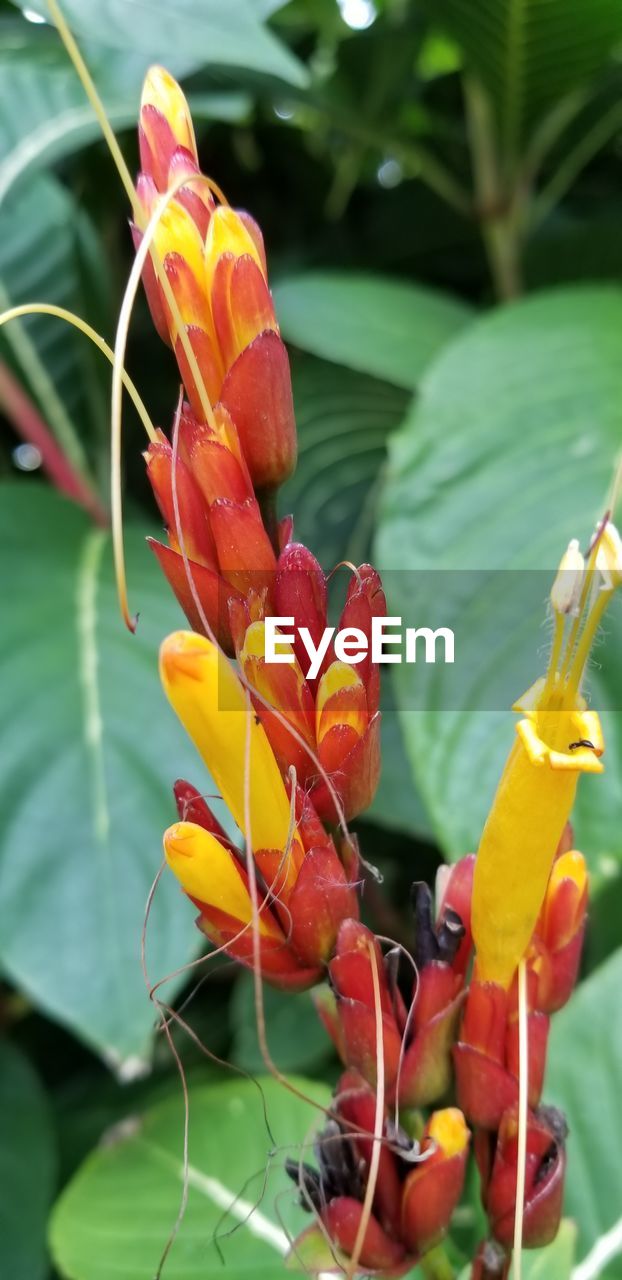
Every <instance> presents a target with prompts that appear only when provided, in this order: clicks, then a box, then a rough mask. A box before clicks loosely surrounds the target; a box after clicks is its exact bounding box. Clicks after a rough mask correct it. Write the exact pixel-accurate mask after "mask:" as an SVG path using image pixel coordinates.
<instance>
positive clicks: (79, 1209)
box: [51, 1079, 328, 1280]
mask: <svg viewBox="0 0 622 1280" xmlns="http://www.w3.org/2000/svg"><path fill="white" fill-rule="evenodd" d="M292 1084H294V1086H295V1087H296V1088H298V1089H300V1090H301V1091H302V1092H303V1093H304V1094H305V1096H308V1097H309V1098H311V1099H312V1100H313V1101H315V1102H317V1103H321V1104H322V1105H326V1103H327V1102H328V1090H327V1089H326V1088H325V1087H324V1086H319V1085H317V1084H313V1083H311V1082H309V1081H306V1080H299V1079H295V1080H293V1081H292ZM180 1093H181V1091H180ZM264 1106H265V1112H264ZM266 1120H267V1122H268V1125H269V1129H268V1127H267V1123H266ZM320 1120H321V1113H320V1112H319V1111H318V1110H317V1109H316V1108H314V1107H313V1106H312V1105H310V1104H309V1103H305V1102H303V1101H301V1100H300V1099H299V1098H296V1097H294V1095H293V1094H291V1093H289V1092H288V1091H287V1090H286V1089H285V1088H284V1087H283V1086H280V1085H278V1084H277V1083H275V1082H274V1081H273V1080H271V1079H264V1080H261V1081H260V1082H251V1081H240V1080H235V1081H232V1082H227V1083H226V1084H219V1085H211V1086H209V1085H208V1086H206V1087H203V1088H195V1089H192V1090H191V1091H190V1150H189V1166H190V1167H189V1197H188V1207H187V1210H186V1214H185V1217H184V1220H183V1223H182V1225H181V1227H180V1230H179V1234H178V1236H177V1237H176V1239H175V1242H174V1244H173V1247H172V1250H171V1253H170V1255H169V1258H168V1260H167V1265H166V1275H167V1276H168V1277H169V1280H182V1277H183V1280H209V1278H210V1277H211V1276H221V1275H222V1273H223V1256H224V1264H225V1265H226V1268H227V1275H228V1276H230V1277H231V1280H277V1277H278V1276H280V1275H281V1274H282V1273H283V1255H284V1254H285V1252H286V1251H287V1248H288V1239H289V1238H291V1236H292V1235H294V1234H295V1233H297V1232H298V1231H299V1230H300V1229H301V1228H302V1227H303V1226H306V1225H308V1223H309V1217H308V1215H305V1214H304V1213H303V1212H302V1211H301V1210H300V1209H299V1208H297V1206H296V1204H295V1201H296V1193H295V1191H294V1188H293V1187H292V1183H291V1182H290V1181H289V1179H288V1178H287V1176H286V1174H285V1172H284V1169H283V1165H284V1161H285V1157H286V1156H290V1157H293V1158H294V1159H295V1158H296V1157H297V1156H301V1157H302V1156H303V1155H305V1154H306V1155H308V1153H309V1150H310V1147H309V1143H310V1142H311V1137H310V1135H312V1133H313V1132H314V1130H315V1129H317V1127H318V1123H319V1121H320ZM182 1138H183V1104H182V1100H181V1096H179V1097H177V1098H175V1099H172V1100H171V1101H169V1102H165V1103H163V1104H161V1105H159V1106H157V1107H154V1109H153V1110H152V1111H150V1112H148V1113H147V1114H146V1115H145V1116H144V1117H142V1118H141V1120H140V1121H137V1122H136V1125H135V1127H134V1130H133V1131H132V1128H131V1127H130V1126H129V1125H127V1126H125V1127H124V1129H122V1130H120V1131H118V1133H117V1135H116V1137H115V1135H114V1134H113V1135H111V1137H110V1140H109V1141H108V1143H107V1144H105V1145H104V1146H102V1147H100V1148H99V1150H97V1151H95V1152H93V1154H92V1155H91V1156H90V1158H89V1159H88V1160H87V1161H86V1163H85V1164H84V1165H83V1166H82V1169H81V1170H80V1171H79V1172H78V1174H77V1175H76V1177H75V1178H74V1179H73V1181H72V1182H71V1183H70V1184H69V1187H68V1188H67V1190H66V1191H65V1192H64V1194H63V1195H62V1196H61V1198H60V1200H59V1202H58V1204H57V1206H56V1209H55V1212H54V1215H53V1217H52V1224H51V1246H52V1253H53V1256H54V1260H55V1263H56V1266H57V1268H58V1270H59V1271H60V1273H61V1274H62V1275H63V1276H67V1277H69V1280H110V1276H111V1275H112V1274H118V1275H122V1276H123V1280H145V1277H146V1276H152V1275H154V1274H155V1272H156V1268H157V1264H158V1261H159V1259H160V1257H161V1254H162V1251H163V1249H164V1246H165V1244H166V1240H167V1237H168V1234H169V1232H170V1230H171V1229H172V1227H173V1225H174V1223H175V1220H176V1217H177V1213H178V1210H179V1203H180V1197H181V1193H182V1186H183V1160H182ZM271 1153H272V1154H271ZM266 1170H267V1171H268V1172H267V1181H266V1182H265V1185H264V1176H265V1173H266ZM254 1206H257V1207H256V1209H255V1211H254V1212H253V1213H251V1209H253V1208H254ZM234 1228H235V1230H234Z"/></svg>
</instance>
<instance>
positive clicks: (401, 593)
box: [376, 288, 622, 871]
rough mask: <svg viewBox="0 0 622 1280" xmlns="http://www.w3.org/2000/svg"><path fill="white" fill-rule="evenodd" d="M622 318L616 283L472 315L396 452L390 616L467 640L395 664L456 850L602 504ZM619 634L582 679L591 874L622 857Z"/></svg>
mask: <svg viewBox="0 0 622 1280" xmlns="http://www.w3.org/2000/svg"><path fill="white" fill-rule="evenodd" d="M621 328H622V295H621V294H620V292H619V291H618V290H616V289H606V288H603V289H597V288H585V289H581V288H576V289H573V290H559V291H555V292H551V293H548V294H540V295H539V296H535V297H533V298H531V299H528V300H526V301H524V302H522V303H519V304H517V305H515V306H512V307H507V308H504V309H503V310H501V311H498V312H496V313H494V314H493V315H490V316H488V317H486V318H485V319H482V320H479V321H477V322H475V323H474V325H473V326H472V327H471V329H470V330H469V331H468V332H467V333H466V334H465V335H464V336H463V337H459V338H458V339H457V340H456V341H455V342H454V343H453V344H452V346H451V347H450V348H448V349H447V351H446V352H445V353H444V354H442V355H441V356H440V358H439V359H438V360H437V361H436V362H435V364H434V365H433V366H431V368H430V369H429V371H428V372H427V373H426V374H425V375H424V378H423V381H422V384H421V389H420V397H419V400H418V403H417V405H416V406H415V408H414V411H413V412H412V413H411V415H410V417H409V419H408V421H407V423H406V425H405V427H404V430H403V431H402V432H401V433H400V434H399V436H397V437H395V439H394V441H393V442H392V445H391V451H390V463H389V470H388V474H387V482H386V487H385V490H384V494H383V498H382V503H381V513H380V530H379V536H378V539H377V544H376V563H377V564H378V567H379V569H380V570H381V572H382V573H383V575H384V579H385V586H386V588H387V591H388V595H389V604H390V610H391V613H393V614H395V615H397V616H400V617H402V618H403V620H404V624H405V625H406V624H408V625H412V623H413V621H415V622H416V624H417V625H419V626H421V625H426V626H434V627H437V626H439V625H443V626H448V627H451V626H452V622H453V625H454V628H455V633H456V642H455V643H456V662H455V664H454V665H453V666H448V665H443V664H441V665H438V664H437V665H435V666H428V667H425V666H422V665H421V664H419V665H406V664H403V665H401V666H395V667H393V668H392V674H393V677H394V684H395V689H396V700H397V704H398V708H399V712H400V715H401V719H402V725H403V728H404V734H405V738H406V742H407V746H408V750H409V753H410V756H411V759H412V762H413V765H414V767H415V771H416V775H417V781H418V784H419V787H420V790H421V793H422V796H423V799H424V802H425V803H426V807H427V809H428V811H429V813H430V817H431V819H432V822H433V825H434V828H435V830H436V832H437V835H438V837H439V839H440V841H441V843H442V845H443V846H444V848H445V849H446V850H447V851H448V852H449V853H450V854H452V855H454V856H458V855H460V854H461V853H463V852H464V851H465V850H467V849H472V848H474V847H476V846H477V842H478V840H479V835H480V832H481V828H482V824H483V821H484V818H485V815H486V812H487V809H488V807H489V805H490V802H491V800H492V796H493V794H494V790H495V787H496V783H497V780H498V777H499V774H500V770H501V766H502V762H503V759H504V756H505V754H506V752H507V750H508V749H509V746H510V744H511V742H512V735H513V716H512V714H511V712H510V711H509V707H510V705H511V703H512V702H513V700H514V699H515V698H516V697H517V696H519V695H520V693H522V692H523V690H524V689H525V688H526V687H527V685H528V684H530V683H531V681H532V680H533V679H535V678H536V676H538V675H539V674H541V670H542V666H543V663H544V662H545V660H546V655H545V653H544V652H543V650H544V649H545V648H546V636H545V633H543V630H542V623H543V619H544V614H545V607H546V601H547V597H548V591H549V588H550V584H551V581H552V576H553V574H554V572H555V568H556V565H557V563H558V561H559V558H560V555H561V552H562V551H563V549H564V548H565V546H566V544H567V542H568V540H569V538H571V537H572V536H578V537H579V538H580V539H581V540H582V541H583V542H584V543H585V542H586V541H587V539H588V537H589V535H590V530H591V528H592V526H593V522H594V521H595V520H596V518H597V517H598V515H599V513H600V512H601V511H602V510H603V506H604V503H605V501H606V495H607V492H608V489H609V486H610V482H611V476H612V469H613V463H614V459H615V458H616V456H617V454H618V450H619V444H620V438H621V432H622V367H621V365H620V359H619V334H620V331H621ZM391 570H395V572H391ZM619 637H620V610H619V606H616V604H615V603H614V606H613V607H612V610H611V613H610V617H609V618H608V621H607V641H606V643H605V644H604V646H602V648H599V650H598V663H599V667H598V669H597V668H596V667H594V669H593V670H592V671H591V672H590V676H589V681H588V686H589V692H590V698H591V702H592V704H593V705H594V706H595V707H598V708H600V709H603V712H604V714H603V723H604V728H605V734H606V740H607V755H606V770H605V774H604V776H603V777H602V778H590V779H584V780H583V782H582V785H581V787H580V789H579V800H578V805H577V809H576V830H577V835H576V838H577V841H578V843H579V847H580V848H583V849H585V852H586V854H587V855H588V856H589V858H590V860H591V866H592V868H593V870H595V871H597V870H598V867H599V864H600V861H601V859H603V858H604V859H608V860H609V861H610V858H611V855H615V857H617V858H619V857H621V856H622V838H621V834H620V824H619V822H618V814H619V812H620V804H621V803H622V783H621V781H620V776H621V759H622V735H621V732H620V726H621V719H620V708H622V688H621V683H620V682H621V676H620V671H619V664H618V663H617V661H616V652H617V646H619V643H620V640H619ZM504 708H508V709H507V710H505V709H504Z"/></svg>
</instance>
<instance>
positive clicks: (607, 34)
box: [428, 0, 622, 155]
mask: <svg viewBox="0 0 622 1280" xmlns="http://www.w3.org/2000/svg"><path fill="white" fill-rule="evenodd" d="M428 7H429V9H430V12H431V13H433V16H434V21H435V22H437V23H438V24H439V26H442V27H443V28H444V29H445V30H446V31H447V32H448V34H449V35H451V36H452V37H453V38H454V39H455V40H457V42H458V44H459V45H460V47H461V48H462V49H463V50H464V54H465V57H466V59H467V61H468V63H469V65H470V66H471V68H472V69H473V70H475V71H476V72H477V73H478V75H479V77H480V78H481V80H482V82H483V83H484V85H485V86H486V88H487V89H488V92H489V94H490V96H491V98H492V100H493V102H494V104H495V108H496V113H497V117H498V121H499V127H500V131H501V141H502V144H503V148H504V152H505V153H506V155H507V154H510V155H511V154H512V153H513V152H515V151H516V150H517V148H518V146H519V145H520V142H521V141H522V140H523V139H524V136H525V134H526V132H527V131H528V129H529V128H530V126H531V125H532V124H533V123H534V122H535V121H537V120H539V119H540V118H541V117H542V116H543V115H544V114H545V113H546V111H547V110H548V109H549V108H550V107H553V106H554V105H555V104H557V103H559V101H560V99H561V98H562V97H563V96H564V95H565V94H567V93H569V92H571V91H572V90H573V89H576V88H581V87H583V86H585V85H586V84H588V83H589V81H590V80H591V79H592V77H593V76H594V74H595V73H596V72H597V71H598V70H599V69H600V68H601V67H602V66H603V65H604V64H605V63H606V61H607V59H608V56H609V54H610V52H611V51H612V49H613V48H614V47H615V46H616V45H617V44H619V42H620V40H622V10H621V8H620V5H619V4H618V3H617V0H590V3H587V4H586V3H585V0H547V2H546V3H545V4H543V3H542V0H479V2H478V4H477V5H473V4H470V3H469V0H434V3H433V4H432V3H428Z"/></svg>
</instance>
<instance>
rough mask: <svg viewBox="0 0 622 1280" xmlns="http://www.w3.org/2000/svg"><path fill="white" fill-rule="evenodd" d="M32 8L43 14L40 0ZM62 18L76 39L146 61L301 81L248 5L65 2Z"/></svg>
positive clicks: (237, 1)
mask: <svg viewBox="0 0 622 1280" xmlns="http://www.w3.org/2000/svg"><path fill="white" fill-rule="evenodd" d="M38 7H39V8H40V10H41V12H42V13H44V12H47V5H46V4H45V3H44V0H38ZM63 14H64V16H65V18H66V20H67V22H68V24H69V26H70V27H71V28H72V30H73V32H74V33H75V35H76V36H77V37H78V38H79V40H81V41H82V40H92V41H94V42H95V43H97V44H102V45H105V46H108V47H111V48H114V49H121V50H125V49H132V50H133V51H134V52H135V53H137V54H140V55H142V56H144V57H145V58H146V59H147V60H148V61H149V62H154V61H159V62H167V59H168V60H169V61H170V60H171V59H174V60H175V61H176V62H182V63H183V64H184V66H185V68H186V70H189V69H190V68H192V69H195V68H196V67H197V66H201V65H210V66H224V67H238V68H244V69H248V70H251V71H258V72H260V73H261V74H263V75H270V76H276V77H277V78H278V79H281V80H284V81H286V82H287V83H288V84H294V85H298V86H302V85H304V84H306V82H307V78H308V77H307V73H306V70H305V68H304V67H303V66H302V64H301V63H300V62H298V60H297V58H295V57H294V55H293V54H291V53H290V52H289V50H288V49H286V48H285V46H284V45H282V44H281V43H280V42H279V41H278V40H277V39H276V37H275V36H273V35H272V33H271V32H270V31H268V30H267V28H266V27H265V26H264V25H263V23H262V21H261V16H262V15H261V13H260V10H259V7H258V6H257V5H256V4H254V3H252V2H251V0H227V3H226V4H225V5H223V4H222V3H221V0H201V4H200V5H197V4H196V0H101V2H100V3H99V4H97V5H93V4H91V2H90V0H65V2H64V4H63ZM167 65H168V64H167Z"/></svg>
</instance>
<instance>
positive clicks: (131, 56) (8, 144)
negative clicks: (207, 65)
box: [0, 6, 248, 203]
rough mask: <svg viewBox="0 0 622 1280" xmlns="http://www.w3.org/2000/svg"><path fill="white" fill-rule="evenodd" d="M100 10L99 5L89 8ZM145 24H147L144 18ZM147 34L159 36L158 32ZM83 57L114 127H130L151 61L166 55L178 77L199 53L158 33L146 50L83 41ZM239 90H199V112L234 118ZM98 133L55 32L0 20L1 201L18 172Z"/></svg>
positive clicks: (240, 104) (241, 103)
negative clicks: (186, 52)
mask: <svg viewBox="0 0 622 1280" xmlns="http://www.w3.org/2000/svg"><path fill="white" fill-rule="evenodd" d="M96 11H97V12H99V6H96V7H95V9H93V12H96ZM146 26H147V30H151V28H150V27H149V24H146ZM152 38H153V40H154V42H155V41H157V38H158V37H157V31H156V33H155V34H154V35H152ZM84 52H85V56H86V57H87V61H88V64H89V68H90V71H91V74H92V76H93V78H94V80H95V83H96V85H97V89H98V92H99V93H100V96H101V98H102V100H103V103H104V106H105V107H106V111H107V113H108V115H109V117H110V121H111V123H112V125H113V126H114V127H115V128H116V129H120V128H126V127H135V124H136V119H137V112H138V105H139V101H140V90H141V85H142V81H143V77H144V74H145V71H146V70H147V67H148V65H149V62H150V61H151V60H152V58H153V57H154V56H157V57H159V58H160V60H164V61H166V63H167V66H170V69H171V70H172V71H173V72H175V73H176V74H177V75H183V74H186V73H187V72H189V71H192V70H193V69H194V68H195V67H196V66H197V65H200V63H201V57H200V55H197V50H196V49H195V50H194V57H193V58H192V59H189V58H188V57H183V58H182V57H181V56H179V57H178V56H176V53H175V47H174V46H173V45H171V46H170V47H167V45H166V43H165V41H164V39H162V42H161V44H160V45H159V52H158V51H157V49H154V53H153V55H152V56H150V55H149V54H148V52H147V51H145V52H141V50H140V49H139V48H138V47H137V46H136V44H135V42H134V41H130V42H129V43H128V44H127V45H122V46H121V47H120V48H114V49H111V48H106V47H102V46H101V45H96V46H92V45H90V44H88V45H87V47H85V50H84ZM247 105H248V104H247V100H246V99H245V98H243V97H242V95H240V94H238V93H235V94H234V93H224V92H220V93H212V94H209V93H207V94H206V93H203V94H201V95H200V96H198V97H197V100H196V103H193V110H195V112H196V114H197V115H198V116H202V117H208V118H209V117H212V116H213V117H215V118H216V119H220V118H222V119H231V118H237V117H239V116H240V115H241V114H243V113H244V112H245V111H246V109H247ZM100 134H101V131H100V126H99V122H98V120H97V119H96V116H95V114H94V112H93V109H92V107H91V105H90V103H89V102H87V100H86V98H85V95H84V90H83V89H82V86H81V84H80V82H79V80H78V78H77V76H76V75H75V72H74V71H73V69H72V68H71V66H70V64H69V63H68V59H67V55H66V53H65V51H64V49H63V48H62V45H61V44H60V41H59V39H58V37H57V36H56V34H55V33H54V32H52V31H50V30H49V29H48V28H44V29H40V28H36V29H35V28H33V27H29V26H28V25H27V24H26V23H18V22H17V21H9V22H6V21H5V22H4V23H0V203H1V201H2V199H3V198H4V196H5V195H6V194H7V192H8V191H9V190H10V189H11V187H12V186H13V184H14V183H15V182H16V181H17V180H18V179H19V178H20V177H22V175H24V174H27V173H29V172H30V170H31V169H33V168H36V167H40V166H41V165H42V164H48V165H49V164H51V163H52V162H53V161H56V160H59V159H60V158H62V157H63V156H66V155H68V154H70V153H71V152H73V151H75V150H76V149H77V148H79V147H82V146H85V145H86V144H87V143H89V142H92V141H93V140H94V139H96V138H99V137H100Z"/></svg>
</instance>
